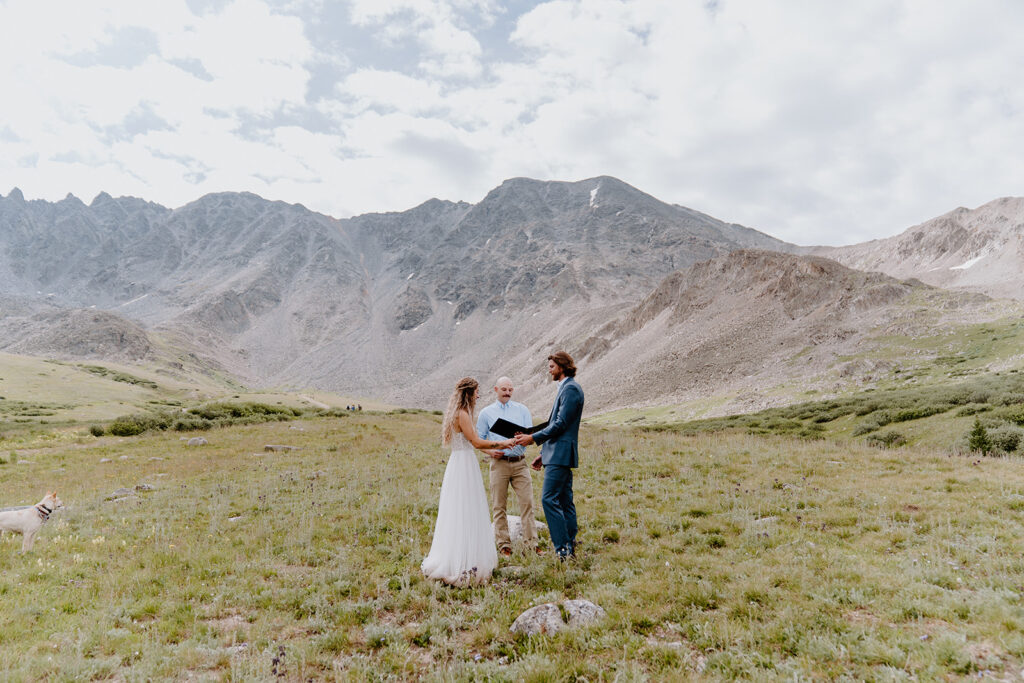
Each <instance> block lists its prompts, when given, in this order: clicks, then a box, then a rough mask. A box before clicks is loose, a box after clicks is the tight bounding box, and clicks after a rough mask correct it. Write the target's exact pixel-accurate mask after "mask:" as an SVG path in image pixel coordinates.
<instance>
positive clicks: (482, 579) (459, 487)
mask: <svg viewBox="0 0 1024 683" xmlns="http://www.w3.org/2000/svg"><path fill="white" fill-rule="evenodd" d="M479 396H480V392H479V387H478V385H477V382H476V380H475V379H473V378H472V377H466V378H464V379H461V380H459V383H458V384H456V385H455V391H454V393H452V397H451V399H449V401H448V408H447V410H445V413H444V422H443V423H442V427H441V442H442V443H444V444H445V445H447V444H451V446H452V454H451V457H450V458H449V459H448V466H447V467H446V468H445V470H444V481H443V482H442V483H441V499H440V502H439V503H438V505H437V522H436V523H435V525H434V540H433V543H432V544H431V546H430V552H429V553H428V554H427V557H426V558H425V559H424V560H423V564H421V565H420V568H421V569H422V570H423V573H424V574H425V575H426V576H427V577H428V578H431V579H439V580H441V581H443V582H445V583H447V584H450V585H452V586H472V585H478V584H482V583H486V582H487V580H488V579H490V578H491V573H492V572H493V571H494V568H495V567H497V566H498V551H497V549H496V548H495V545H494V530H493V529H492V528H491V514H490V511H489V510H488V507H487V495H486V494H485V493H484V482H483V478H482V477H481V475H480V464H479V462H478V461H477V457H476V454H475V453H474V452H473V448H474V447H476V448H481V449H483V448H511V447H512V445H513V444H514V441H513V440H512V439H508V440H506V441H487V440H486V439H481V438H480V437H479V436H477V434H476V431H475V430H474V429H473V419H472V415H473V409H474V408H475V407H476V399H477V398H478V397H479Z"/></svg>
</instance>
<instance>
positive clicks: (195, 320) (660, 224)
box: [0, 177, 795, 405]
mask: <svg viewBox="0 0 1024 683" xmlns="http://www.w3.org/2000/svg"><path fill="white" fill-rule="evenodd" d="M750 247H758V248H767V249H778V250H785V251H790V250H793V249H795V247H794V246H793V245H789V244H786V243H784V242H780V241H778V240H775V239H773V238H771V237H769V236H767V235H764V234H761V233H758V232H756V231H754V230H750V229H749V228H744V227H742V226H738V225H733V224H727V223H723V222H721V221H718V220H716V219H714V218H711V217H710V216H706V215H704V214H701V213H699V212H696V211H692V210H690V209H686V208H683V207H679V206H672V205H669V204H665V203H663V202H660V201H658V200H657V199H655V198H653V197H651V196H649V195H647V194H644V193H643V192H640V191H639V190H637V189H635V188H633V187H631V186H629V185H627V184H625V183H623V182H621V181H618V180H616V179H614V178H609V177H600V178H593V179H590V180H586V181H581V182H577V183H562V182H540V181H534V180H529V179H525V178H517V179H512V180H509V181H506V182H505V183H503V184H502V185H501V186H499V187H497V188H495V189H494V190H493V191H492V192H490V193H489V194H488V195H487V196H486V197H485V198H484V199H483V200H482V201H481V202H479V203H478V204H475V205H471V204H467V203H464V202H447V201H440V200H430V201H428V202H425V203H424V204H422V205H420V206H418V207H415V208H413V209H410V210H408V211H403V212H395V213H384V214H371V215H364V216H358V217H355V218H351V219H346V220H336V219H333V218H331V217H328V216H323V215H321V214H317V213H314V212H311V211H309V210H307V209H305V208H304V207H302V206H298V205H289V204H285V203H282V202H272V201H267V200H264V199H262V198H260V197H257V196H255V195H252V194H247V193H222V194H215V195H208V196H205V197H202V198H201V199H199V200H197V201H195V202H193V203H191V204H188V205H186V206H184V207H181V208H178V209H173V210H172V209H167V208H165V207H162V206H159V205H156V204H153V203H150V202H146V201H143V200H140V199H135V198H124V197H122V198H118V199H114V198H112V197H110V196H109V195H107V194H100V195H99V196H97V197H96V198H95V199H94V200H93V201H92V202H91V203H90V204H89V205H86V204H84V203H83V202H81V201H80V200H78V199H77V198H75V197H73V196H70V195H69V196H68V197H67V198H65V199H64V200H62V201H60V202H56V203H50V202H45V201H38V200H37V201H26V200H25V199H24V197H23V196H22V195H21V193H20V192H19V191H17V190H15V191H13V192H11V193H10V194H9V195H8V196H7V197H2V198H0V287H2V289H0V295H2V297H3V301H2V302H0V303H2V305H3V309H2V322H3V325H2V330H0V349H5V350H10V351H16V352H20V353H30V354H41V355H53V356H58V357H70V358H81V357H88V358H103V357H111V358H118V359H131V360H139V359H145V358H147V357H148V358H149V360H153V358H152V356H153V353H154V351H153V349H154V348H155V346H156V345H155V344H154V343H153V342H154V339H155V338H156V337H159V338H160V339H161V340H163V341H164V342H167V341H168V340H169V341H170V343H172V344H174V345H178V346H180V347H182V348H183V349H184V350H186V351H189V352H193V353H196V354H199V355H201V356H203V357H204V358H205V359H210V360H213V361H215V362H216V363H217V364H218V365H219V366H220V367H221V368H223V369H224V370H226V371H227V372H229V373H232V374H234V375H235V376H237V377H239V378H241V379H242V380H243V381H245V382H248V383H250V384H254V385H293V386H317V387H321V388H324V389H329V390H336V391H344V392H349V393H356V394H362V395H367V396H375V397H381V398H387V399H392V400H396V401H401V402H403V403H407V404H412V405H436V404H437V403H438V402H439V401H440V400H441V399H442V398H443V396H444V393H445V392H446V391H447V390H448V387H449V386H450V385H451V383H452V381H453V378H457V377H458V376H461V375H466V374H473V375H478V376H480V377H481V378H485V377H489V376H492V375H493V374H494V373H495V372H501V371H502V369H503V368H505V367H511V366H513V365H514V364H513V363H512V362H511V361H510V358H512V357H514V356H515V355H516V354H517V353H519V352H521V351H522V350H523V349H524V348H532V344H531V342H535V341H537V340H542V339H543V340H544V341H545V342H550V343H551V344H563V343H568V341H570V340H566V339H560V338H550V339H548V338H547V336H546V335H547V333H548V332H550V331H551V330H552V329H554V328H555V327H558V326H559V325H563V324H565V323H566V321H570V320H582V319H586V320H593V319H594V316H599V317H598V319H600V316H605V315H611V314H612V313H613V312H615V311H619V310H622V309H623V308H624V307H628V306H632V305H634V304H635V303H636V302H637V301H638V300H640V299H641V298H642V297H644V296H645V295H646V294H648V293H649V292H650V291H651V290H652V289H653V288H654V287H655V286H656V285H657V283H658V282H659V281H660V280H661V279H662V278H663V277H665V276H666V275H668V274H669V273H671V272H673V271H675V270H677V269H679V268H682V267H686V266H689V265H691V264H693V263H697V262H699V261H702V260H706V259H708V258H712V257H715V256H718V255H721V254H725V253H728V252H730V251H733V250H736V249H742V248H750ZM532 364H536V361H532Z"/></svg>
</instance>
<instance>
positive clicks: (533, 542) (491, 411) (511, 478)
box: [476, 377, 537, 557]
mask: <svg viewBox="0 0 1024 683" xmlns="http://www.w3.org/2000/svg"><path fill="white" fill-rule="evenodd" d="M513 390H514V388H513V386H512V380H511V379H509V378H508V377H502V378H501V379H499V380H498V381H497V383H495V385H494V393H495V394H496V396H497V400H495V401H494V403H491V404H490V405H489V406H487V407H486V408H484V409H483V410H481V411H480V417H478V418H477V421H476V431H477V434H478V435H479V436H480V438H481V439H487V440H489V441H498V440H500V439H502V438H504V437H501V436H498V435H496V434H494V433H493V432H491V427H493V426H494V423H495V422H497V421H498V420H499V419H504V420H507V421H508V422H511V423H513V424H516V425H521V426H523V427H524V428H529V427H531V426H533V418H532V417H531V416H530V411H529V409H528V408H527V407H526V406H524V405H523V404H522V403H517V402H516V401H513V400H512V392H513ZM484 452H485V453H487V454H488V455H490V456H491V478H490V485H491V510H492V516H493V519H494V540H495V542H496V543H497V545H498V552H499V553H501V554H502V555H505V556H506V557H507V556H509V555H511V554H512V539H511V538H510V536H509V531H508V517H507V514H506V511H505V508H506V507H507V505H508V487H509V486H510V485H511V486H512V490H513V491H515V493H516V497H517V498H518V499H519V515H520V518H521V519H522V524H523V526H522V528H523V541H524V542H525V543H526V547H527V548H530V549H536V548H537V525H536V524H535V523H534V520H533V482H532V480H531V479H530V469H529V467H528V466H527V463H526V448H525V447H523V446H515V447H513V448H511V449H509V450H498V449H492V450H487V451H484Z"/></svg>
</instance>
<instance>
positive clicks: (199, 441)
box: [185, 436, 210, 446]
mask: <svg viewBox="0 0 1024 683" xmlns="http://www.w3.org/2000/svg"><path fill="white" fill-rule="evenodd" d="M208 443H210V442H209V441H207V440H206V439H204V438H203V437H201V436H193V437H192V438H191V439H189V440H188V443H186V444H185V445H186V446H205V445H207V444H208Z"/></svg>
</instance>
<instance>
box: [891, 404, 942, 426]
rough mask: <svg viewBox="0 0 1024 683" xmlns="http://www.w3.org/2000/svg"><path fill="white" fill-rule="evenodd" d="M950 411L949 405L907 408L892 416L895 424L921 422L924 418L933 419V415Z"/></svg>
mask: <svg viewBox="0 0 1024 683" xmlns="http://www.w3.org/2000/svg"><path fill="white" fill-rule="evenodd" d="M947 410H949V406H948V405H937V406H920V407H918V408H907V409H906V410H901V411H899V412H898V413H896V414H895V415H893V416H892V421H893V422H908V421H910V420H920V419H921V418H923V417H931V416H932V415H938V414H939V413H944V412H946V411H947Z"/></svg>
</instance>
